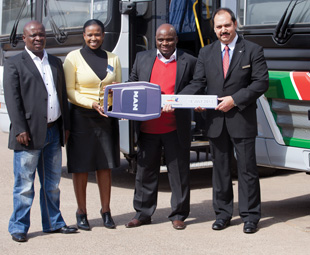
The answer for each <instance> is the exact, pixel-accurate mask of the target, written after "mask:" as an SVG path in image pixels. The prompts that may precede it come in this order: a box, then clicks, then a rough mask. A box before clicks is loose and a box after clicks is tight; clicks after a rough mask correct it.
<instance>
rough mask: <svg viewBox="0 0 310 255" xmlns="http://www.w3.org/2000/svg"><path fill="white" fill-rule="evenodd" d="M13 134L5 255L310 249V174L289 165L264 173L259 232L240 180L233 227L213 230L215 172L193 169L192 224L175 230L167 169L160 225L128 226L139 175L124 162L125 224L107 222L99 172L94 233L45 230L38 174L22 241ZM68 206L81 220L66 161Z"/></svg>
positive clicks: (118, 183)
mask: <svg viewBox="0 0 310 255" xmlns="http://www.w3.org/2000/svg"><path fill="white" fill-rule="evenodd" d="M7 136H8V135H7V134H5V133H1V132H0V160H1V161H0V176H1V177H0V187H1V195H0V199H1V202H2V203H1V206H2V208H1V210H0V254H23V255H27V254H44V255H48V254H146V255H147V254H156V255H159V254H160V255H161V254H195V255H196V254H310V251H309V249H310V242H309V238H310V216H309V212H310V196H309V193H310V176H308V175H306V174H304V173H292V172H286V171H278V173H277V175H275V176H273V177H268V178H262V179H261V189H262V201H263V204H262V209H263V215H262V220H261V222H260V224H259V227H260V229H259V231H258V232H257V233H256V234H254V235H246V234H244V233H243V232H242V227H243V224H242V222H241V220H240V218H239V217H238V204H237V193H236V191H237V189H238V183H237V181H235V180H234V182H233V183H234V190H235V196H236V198H235V213H234V217H233V219H232V222H231V226H230V227H229V228H227V229H225V230H223V231H213V230H212V229H211V225H212V223H213V221H214V213H213V210H212V201H211V199H212V190H211V175H210V171H202V170H199V171H193V172H192V173H191V183H192V191H191V214H190V217H189V218H188V220H187V224H188V227H187V228H186V230H184V231H176V230H174V229H173V228H172V226H171V223H170V222H168V220H167V215H168V214H169V212H170V208H169V201H170V192H169V185H168V181H167V175H166V174H162V175H161V179H160V187H159V204H158V209H157V211H156V213H155V214H154V216H153V224H151V225H147V226H142V227H139V228H136V229H126V228H125V227H124V224H125V223H126V222H127V221H128V220H130V219H131V218H132V217H133V215H134V211H133V208H132V198H133V191H134V176H133V175H131V174H128V173H126V171H125V170H124V169H123V168H120V169H117V170H115V171H114V172H113V187H112V202H111V209H112V215H113V217H114V220H115V222H116V224H117V229H115V230H108V229H105V228H104V227H103V225H102V220H101V218H100V214H99V209H100V205H99V195H98V190H97V186H96V182H95V179H94V176H90V178H89V185H88V217H89V221H90V224H91V226H92V227H93V228H92V231H90V232H85V231H81V232H80V233H78V234H74V235H63V234H45V233H43V232H42V231H41V223H40V220H41V219H40V218H41V217H40V209H39V201H38V197H39V182H37V181H36V183H35V189H36V197H35V201H34V204H33V207H32V211H31V228H30V231H29V234H28V237H29V241H28V242H27V243H16V242H14V241H12V239H11V236H10V235H9V233H8V231H7V225H8V220H9V217H10V215H11V212H12V186H13V171H12V152H11V151H9V150H8V149H7ZM125 164H126V163H125V161H123V165H125ZM63 165H64V166H65V159H64V160H63ZM61 210H62V213H63V216H64V218H65V220H66V222H67V224H68V225H74V224H75V210H76V203H75V197H74V193H73V189H72V180H71V177H70V176H69V175H68V174H66V173H65V167H64V174H63V178H62V181H61Z"/></svg>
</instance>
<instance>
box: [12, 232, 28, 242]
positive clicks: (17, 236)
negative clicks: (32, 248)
mask: <svg viewBox="0 0 310 255" xmlns="http://www.w3.org/2000/svg"><path fill="white" fill-rule="evenodd" d="M11 236H12V239H13V240H14V241H15V242H20V243H21V242H27V234H25V233H14V234H12V235H11Z"/></svg>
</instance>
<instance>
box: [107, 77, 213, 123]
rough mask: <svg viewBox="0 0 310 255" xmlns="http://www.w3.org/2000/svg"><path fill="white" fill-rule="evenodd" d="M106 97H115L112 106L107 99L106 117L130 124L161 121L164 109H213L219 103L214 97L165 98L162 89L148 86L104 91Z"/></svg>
mask: <svg viewBox="0 0 310 255" xmlns="http://www.w3.org/2000/svg"><path fill="white" fill-rule="evenodd" d="M104 94H105V95H109V97H110V96H112V100H111V101H112V105H109V103H108V102H109V101H110V100H108V97H107V96H105V97H104V109H105V114H106V115H108V116H110V117H115V118H124V119H130V120H139V121H144V120H150V119H156V118H158V117H160V114H161V108H162V107H163V106H164V105H166V104H170V105H171V106H172V108H196V107H198V106H200V107H202V108H208V109H214V108H215V107H216V106H217V104H218V102H217V96H213V95H162V94H161V89H160V86H158V85H156V84H153V83H149V82H127V83H118V84H112V85H108V86H106V87H105V92H104Z"/></svg>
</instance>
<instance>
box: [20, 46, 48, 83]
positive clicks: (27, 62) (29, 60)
mask: <svg viewBox="0 0 310 255" xmlns="http://www.w3.org/2000/svg"><path fill="white" fill-rule="evenodd" d="M22 57H23V59H24V61H25V67H26V68H27V69H28V70H29V72H30V73H32V74H33V75H34V77H35V78H36V80H37V81H42V83H43V85H44V81H43V79H42V77H41V74H40V72H39V70H38V68H37V66H36V65H35V63H34V62H33V60H32V58H31V57H30V55H29V54H28V53H27V51H23V56H22ZM44 87H45V86H44Z"/></svg>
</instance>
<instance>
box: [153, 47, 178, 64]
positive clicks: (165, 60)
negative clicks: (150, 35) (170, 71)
mask: <svg viewBox="0 0 310 255" xmlns="http://www.w3.org/2000/svg"><path fill="white" fill-rule="evenodd" d="M157 57H158V59H159V60H160V61H162V62H164V63H170V62H172V61H173V60H177V49H175V51H174V52H173V54H172V55H171V56H170V58H169V59H167V58H165V57H164V56H163V54H161V53H160V51H159V50H158V49H157Z"/></svg>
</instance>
